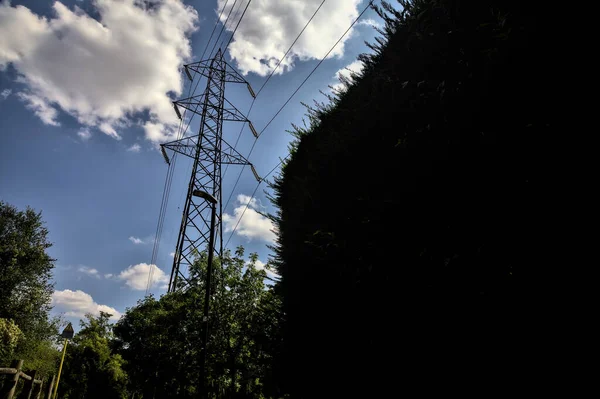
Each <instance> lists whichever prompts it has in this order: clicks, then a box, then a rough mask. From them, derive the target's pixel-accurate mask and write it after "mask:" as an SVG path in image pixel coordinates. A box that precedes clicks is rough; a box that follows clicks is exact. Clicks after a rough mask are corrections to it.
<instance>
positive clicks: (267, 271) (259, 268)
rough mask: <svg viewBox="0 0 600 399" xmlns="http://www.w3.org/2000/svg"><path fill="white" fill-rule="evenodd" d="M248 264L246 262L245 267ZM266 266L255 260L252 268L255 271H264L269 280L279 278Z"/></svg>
mask: <svg viewBox="0 0 600 399" xmlns="http://www.w3.org/2000/svg"><path fill="white" fill-rule="evenodd" d="M249 264H250V263H249V262H248V264H247V265H249ZM266 266H267V264H266V263H264V262H262V261H261V260H259V259H257V260H256V263H254V268H255V269H257V270H264V271H265V272H266V273H267V276H269V277H271V278H281V276H280V275H279V274H277V273H275V272H274V271H272V270H271V269H270V268H267V267H266Z"/></svg>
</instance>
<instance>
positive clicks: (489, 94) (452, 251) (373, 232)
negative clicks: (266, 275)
mask: <svg viewBox="0 0 600 399" xmlns="http://www.w3.org/2000/svg"><path fill="white" fill-rule="evenodd" d="M401 6H402V7H397V8H395V7H392V6H390V5H389V4H387V3H385V2H383V7H384V8H383V9H378V12H379V13H380V15H381V16H382V18H383V19H384V20H385V27H384V28H383V29H382V30H381V31H380V33H381V34H382V37H380V38H377V39H376V42H375V43H374V44H372V45H370V47H371V49H372V50H373V53H372V54H370V55H362V56H361V57H360V60H361V61H363V63H364V65H365V66H364V70H363V72H362V73H361V74H359V75H357V76H355V79H353V80H354V83H353V84H351V85H349V86H348V87H347V88H346V89H345V90H344V91H343V92H341V93H338V95H336V96H334V97H332V98H331V102H330V103H329V104H327V105H322V104H316V105H315V106H312V107H310V108H309V111H308V112H309V116H308V119H309V122H310V123H309V124H308V126H305V127H302V128H296V130H295V134H296V137H297V141H296V143H294V145H292V148H291V150H292V151H291V156H290V158H289V161H288V162H287V163H286V164H285V165H284V167H283V169H282V174H281V176H280V178H278V179H276V181H275V184H274V186H273V187H274V190H275V194H274V198H273V200H274V203H275V205H276V206H277V208H278V212H279V213H278V214H276V215H274V216H273V219H274V220H275V222H276V224H277V228H278V231H279V235H278V242H277V246H276V253H277V256H276V259H275V261H276V267H277V269H278V271H279V274H280V275H281V276H282V282H281V284H280V286H279V287H278V289H279V290H280V292H281V294H282V298H283V312H284V314H285V323H284V325H283V337H284V340H283V342H284V350H283V353H284V360H283V363H282V365H281V367H280V368H281V369H283V370H286V373H285V374H286V375H285V381H284V382H285V383H286V387H287V388H286V391H287V392H289V393H290V394H292V395H293V396H294V397H298V398H305V397H316V396H318V397H327V396H329V397H358V396H364V397H380V396H381V397H384V396H393V395H389V393H386V394H377V393H376V392H375V389H377V388H378V387H389V386H392V385H393V386H398V389H406V387H409V386H410V387H415V388H418V389H419V390H420V391H419V392H422V393H421V395H425V396H427V394H428V392H427V389H432V390H438V389H439V391H436V392H435V393H433V392H432V393H431V394H430V396H441V395H439V394H438V393H439V392H440V391H443V390H444V389H446V388H447V387H449V386H451V384H455V383H461V384H463V386H467V385H471V386H472V384H473V382H472V381H474V380H481V381H484V380H485V378H488V377H489V376H491V375H493V376H495V377H498V379H497V380H496V381H495V382H494V383H490V384H489V386H497V385H500V384H503V383H504V378H505V377H507V375H506V371H505V370H504V369H503V368H502V367H503V366H502V363H503V362H511V360H512V359H511V356H514V357H515V358H518V357H517V356H518V354H517V348H519V341H518V339H517V338H516V335H515V332H514V331H513V330H512V328H514V327H513V326H516V325H521V324H522V322H523V320H525V319H526V313H525V312H524V311H523V309H524V307H522V306H520V305H521V304H520V300H521V299H522V298H521V297H519V296H518V295H517V292H518V291H517V289H516V283H515V279H514V276H513V273H514V274H515V275H517V274H520V273H521V272H523V271H524V270H527V268H528V267H530V266H531V264H532V263H535V262H539V252H538V251H535V246H534V243H535V242H536V240H538V237H540V236H541V235H542V234H543V229H542V228H540V226H544V223H543V221H544V217H543V215H542V214H541V212H540V206H542V205H543V204H545V203H547V198H546V192H545V189H548V188H549V186H544V185H543V184H544V183H545V179H546V176H545V174H546V173H547V172H546V170H547V169H546V168H548V167H550V165H552V163H553V162H550V161H549V159H548V157H547V155H546V154H549V153H552V154H554V153H555V152H545V151H544V150H542V149H541V147H543V146H544V145H545V144H546V143H547V142H548V141H551V139H549V137H556V136H555V135H554V129H555V126H557V125H558V123H557V115H559V114H560V113H561V111H560V110H558V109H557V108H558V104H560V99H559V98H557V97H556V94H555V89H554V87H553V85H552V84H550V83H549V82H551V81H552V80H551V76H552V75H551V74H549V73H548V71H550V70H551V68H552V67H553V66H554V65H555V63H554V62H553V58H552V57H553V56H552V55H553V54H554V53H555V51H556V50H555V49H554V48H553V47H552V46H553V44H552V40H548V37H550V36H551V35H550V32H552V31H553V28H552V29H550V27H549V26H548V24H550V23H552V22H551V21H553V20H555V18H548V14H547V13H546V12H547V9H546V8H543V7H539V6H538V5H537V4H534V3H532V2H522V1H499V0H481V1H475V2H461V1H453V0H426V1H425V0H415V1H401ZM517 60H518V61H517ZM555 72H556V73H561V72H557V71H556V70H555ZM552 191H553V190H551V189H548V192H552ZM519 349H523V350H525V351H526V348H523V347H520V348H519ZM524 363H525V362H524ZM467 375H468V377H466V376H467Z"/></svg>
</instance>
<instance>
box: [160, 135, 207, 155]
mask: <svg viewBox="0 0 600 399" xmlns="http://www.w3.org/2000/svg"><path fill="white" fill-rule="evenodd" d="M197 146H198V135H195V136H190V137H185V138H183V139H180V140H175V141H171V142H169V143H165V144H163V145H162V147H163V148H166V149H169V150H171V151H173V152H177V153H179V154H183V155H185V156H188V157H190V158H194V157H195V156H196V147H197Z"/></svg>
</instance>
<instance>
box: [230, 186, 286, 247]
mask: <svg viewBox="0 0 600 399" xmlns="http://www.w3.org/2000/svg"><path fill="white" fill-rule="evenodd" d="M246 204H249V206H248V208H247V209H246ZM244 209H246V211H245V213H244ZM258 209H259V207H258V203H257V201H256V199H252V200H250V197H249V196H247V195H244V194H240V195H238V196H237V206H236V207H235V208H234V210H233V215H229V214H228V213H224V214H223V224H224V225H225V232H226V233H228V232H231V231H233V229H234V228H235V226H236V224H238V221H239V225H238V226H237V229H236V230H235V233H236V234H238V235H240V236H242V237H246V238H248V239H252V238H258V239H261V240H264V241H267V242H274V241H275V233H274V232H273V229H274V228H275V226H273V223H272V222H271V220H270V219H268V218H266V217H264V216H263V215H261V214H260V213H259V212H257V210H258ZM242 214H243V217H242ZM240 218H241V219H240Z"/></svg>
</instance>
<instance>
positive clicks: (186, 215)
mask: <svg viewBox="0 0 600 399" xmlns="http://www.w3.org/2000/svg"><path fill="white" fill-rule="evenodd" d="M190 71H194V72H196V74H198V75H199V76H204V77H206V78H207V83H206V89H205V90H204V92H203V93H202V94H200V95H197V96H192V97H189V98H184V99H181V100H178V101H175V102H173V106H174V108H175V112H176V113H177V115H178V116H179V118H181V112H180V110H179V107H182V108H185V109H187V110H188V111H189V112H193V113H196V114H198V115H200V116H201V119H200V128H199V133H198V134H197V135H195V136H189V137H184V138H181V139H180V140H175V141H171V142H168V143H165V144H161V151H162V153H163V156H164V157H165V160H166V161H167V163H169V162H170V161H169V157H168V156H167V152H166V150H171V151H173V152H176V153H179V154H182V155H185V156H188V157H190V158H192V159H193V160H194V161H193V162H194V163H193V168H192V173H191V176H190V181H189V185H188V190H187V197H186V200H185V205H184V210H183V215H182V219H181V226H180V228H179V236H178V238H177V246H176V249H175V256H174V259H173V267H172V269H171V277H170V279H169V289H168V292H174V291H179V290H186V289H187V288H189V287H190V286H191V285H194V284H197V283H198V282H196V281H192V279H191V277H190V274H189V269H190V266H191V265H192V264H193V262H194V258H195V257H196V256H197V255H198V254H200V253H201V252H202V251H203V250H205V249H206V250H207V251H208V260H209V264H208V267H209V269H212V259H213V258H214V256H216V257H221V255H222V254H223V228H222V216H223V208H222V207H223V204H222V200H221V199H222V195H221V179H222V174H221V165H223V164H233V165H250V167H251V168H252V171H253V172H254V175H255V177H256V178H257V179H259V177H258V175H257V174H256V171H255V169H254V167H253V166H252V164H251V163H250V162H248V160H247V159H246V158H245V157H243V156H242V155H241V154H240V153H239V152H238V151H236V150H235V149H234V148H233V147H232V146H231V145H230V144H229V143H227V142H226V141H225V140H223V134H222V133H223V122H224V121H236V122H243V123H245V122H248V124H249V125H250V130H251V131H252V133H253V134H254V135H255V137H256V136H257V134H256V130H255V129H254V127H253V126H252V123H250V121H249V120H248V119H247V118H246V117H245V116H244V115H243V114H242V113H241V112H240V111H239V110H238V109H237V108H236V107H235V106H233V104H231V103H230V102H229V101H227V100H226V99H225V83H227V82H232V83H244V84H246V85H247V87H248V90H249V91H250V94H251V95H252V96H253V97H255V94H254V92H253V90H252V88H251V87H250V84H249V83H248V82H247V81H246V80H245V79H244V78H243V77H242V75H240V74H239V73H238V72H237V71H235V69H233V68H232V67H231V66H230V65H229V64H228V63H227V62H225V61H224V60H223V54H222V52H221V50H220V49H219V51H218V52H217V54H216V56H215V58H213V59H211V60H205V61H199V62H196V63H192V64H188V65H185V72H186V74H187V76H188V78H189V79H190V80H193V78H192V74H191V73H190ZM198 109H201V111H200V112H198ZM207 194H208V195H207ZM209 274H210V271H209Z"/></svg>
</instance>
